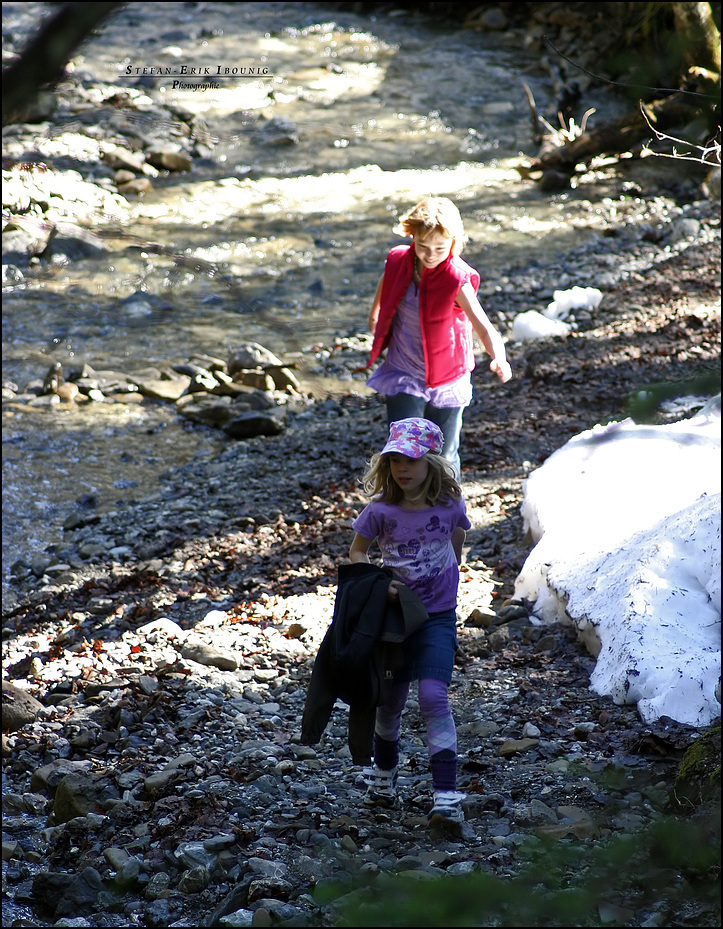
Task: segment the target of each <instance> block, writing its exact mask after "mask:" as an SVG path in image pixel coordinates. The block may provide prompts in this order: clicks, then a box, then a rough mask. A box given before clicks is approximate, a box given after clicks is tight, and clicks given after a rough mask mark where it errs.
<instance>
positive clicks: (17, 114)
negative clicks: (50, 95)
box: [2, 3, 124, 126]
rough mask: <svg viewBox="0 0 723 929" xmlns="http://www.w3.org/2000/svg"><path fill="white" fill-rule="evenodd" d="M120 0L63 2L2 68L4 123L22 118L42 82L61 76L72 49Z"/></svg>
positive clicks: (52, 80)
mask: <svg viewBox="0 0 723 929" xmlns="http://www.w3.org/2000/svg"><path fill="white" fill-rule="evenodd" d="M122 6H124V4H123V3H64V4H63V5H62V6H61V8H60V10H59V11H58V12H57V13H56V14H55V16H53V17H52V19H49V20H48V21H47V22H46V23H45V25H44V26H43V28H42V29H41V30H40V32H39V33H38V35H37V36H36V37H35V38H34V39H33V41H32V42H31V43H30V44H29V45H28V46H27V48H25V49H24V50H23V52H22V54H21V55H20V57H19V58H18V59H17V60H16V61H14V62H13V63H12V64H11V65H10V66H9V67H7V68H5V69H4V71H3V104H2V106H3V117H2V121H3V125H4V126H5V125H7V124H8V123H13V122H17V121H18V120H19V119H22V114H23V110H24V109H25V108H26V107H27V106H28V104H29V103H31V102H32V100H33V99H34V98H35V96H36V94H37V92H38V90H40V88H41V87H42V86H43V85H44V84H52V83H55V82H56V81H58V80H60V78H61V77H62V76H63V70H64V68H65V65H66V64H67V63H68V61H69V60H70V58H71V57H72V55H73V52H74V51H75V49H76V48H77V47H78V46H79V45H80V44H81V42H83V40H84V39H86V38H87V37H88V36H89V35H90V33H91V32H92V31H93V29H94V28H95V27H96V26H97V25H98V24H99V23H100V22H102V20H104V19H105V18H106V16H108V15H109V14H110V13H112V12H113V11H114V10H116V9H118V8H119V7H122Z"/></svg>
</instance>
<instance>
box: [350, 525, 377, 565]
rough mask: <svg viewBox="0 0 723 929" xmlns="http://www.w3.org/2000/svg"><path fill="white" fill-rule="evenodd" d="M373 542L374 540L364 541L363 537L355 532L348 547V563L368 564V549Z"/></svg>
mask: <svg viewBox="0 0 723 929" xmlns="http://www.w3.org/2000/svg"><path fill="white" fill-rule="evenodd" d="M373 541H374V539H365V538H364V536H363V535H359V533H358V532H355V533H354V538H353V539H352V542H351V545H350V547H349V561H351V563H352V564H358V563H359V562H362V561H363V562H366V563H367V564H369V548H370V546H371V544H372V542H373Z"/></svg>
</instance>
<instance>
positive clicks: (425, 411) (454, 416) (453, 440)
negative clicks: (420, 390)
mask: <svg viewBox="0 0 723 929" xmlns="http://www.w3.org/2000/svg"><path fill="white" fill-rule="evenodd" d="M386 400H387V426H391V424H392V423H394V422H396V421H397V420H398V419H409V418H410V417H412V416H421V417H423V418H424V419H428V420H430V421H431V422H433V423H436V424H437V425H438V426H439V428H440V429H441V430H442V433H443V435H444V448H443V449H442V455H443V456H444V457H445V458H446V459H447V461H448V462H449V463H450V464H451V465H452V467H453V468H454V473H455V477H456V478H457V480H458V481H459V480H460V478H461V473H462V472H461V467H460V459H459V440H460V434H461V432H462V414H463V413H464V407H463V406H450V407H438V406H432V404H431V403H427V401H426V400H425V399H424V398H423V397H415V396H414V395H413V394H394V396H393V397H387V398H386Z"/></svg>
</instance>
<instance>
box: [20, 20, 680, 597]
mask: <svg viewBox="0 0 723 929" xmlns="http://www.w3.org/2000/svg"><path fill="white" fill-rule="evenodd" d="M45 6H46V5H44V4H34V3H22V4H21V3H5V4H3V26H4V31H5V29H6V28H8V29H10V30H11V31H12V28H13V25H15V26H16V28H17V29H18V30H19V31H20V32H21V33H23V32H28V34H29V30H30V28H31V25H32V22H33V21H34V19H33V18H34V16H36V15H37V12H38V10H39V9H40V8H42V9H45ZM130 36H132V39H131V38H129V37H130ZM180 65H186V67H192V68H199V69H201V68H208V69H209V70H210V72H211V74H212V75H213V76H214V78H215V84H216V85H217V86H213V87H208V88H207V89H204V90H196V91H193V90H190V89H184V88H183V87H181V88H175V89H174V88H173V85H172V80H171V78H165V77H160V78H158V79H157V80H154V81H153V82H152V84H153V86H149V85H148V84H146V85H139V83H138V78H137V76H136V73H137V70H138V69H143V68H152V67H155V68H159V67H162V68H166V67H173V68H178V67H179V66H180ZM234 67H237V68H241V67H243V68H247V69H249V68H256V69H259V68H263V69H265V71H266V73H264V74H263V75H258V76H253V77H245V78H234V77H232V76H230V77H227V76H225V74H224V73H223V72H224V71H225V69H226V68H228V69H230V70H232V69H233V68H234ZM72 68H73V69H74V74H75V76H76V80H77V81H78V82H84V83H85V86H86V88H89V89H88V90H87V93H86V99H87V100H88V101H90V103H93V104H94V105H96V106H99V107H101V106H103V105H104V103H105V101H106V100H107V98H108V97H109V96H110V95H111V94H112V93H113V92H115V91H123V90H124V89H129V91H132V93H133V94H134V99H135V102H136V109H135V110H133V111H131V112H130V113H129V112H127V111H123V110H119V111H118V114H117V115H114V119H115V120H117V122H116V124H117V125H118V127H119V128H120V130H121V132H123V131H129V132H131V133H132V131H134V129H138V128H139V126H140V129H143V120H144V119H145V120H146V122H147V123H148V122H149V121H150V122H152V121H153V120H152V118H151V117H148V116H143V113H144V106H145V110H146V111H147V110H148V109H149V108H150V106H151V100H150V99H148V100H147V104H146V102H145V101H144V98H143V94H144V93H146V92H147V93H148V94H149V95H150V96H152V97H153V99H154V100H155V101H156V102H157V103H166V104H167V105H169V106H171V107H172V108H173V107H181V108H183V109H184V110H185V111H187V112H191V113H196V114H198V115H199V116H201V117H202V119H203V122H204V124H205V127H206V129H205V132H206V148H205V150H204V152H203V157H200V158H197V159H196V163H195V164H194V169H193V171H192V172H191V173H188V174H173V175H169V176H168V177H167V178H164V177H159V178H158V179H157V180H155V181H154V189H153V191H152V192H150V193H148V194H146V195H145V196H144V197H143V198H141V199H129V200H128V201H123V200H122V199H116V201H114V202H115V203H116V207H117V208H116V207H113V208H112V209H110V208H109V209H106V210H104V211H103V212H100V211H98V210H95V211H94V210H92V209H90V210H88V211H86V213H85V214H84V215H83V211H82V209H81V207H80V206H79V205H76V206H75V215H76V217H78V216H79V214H80V216H79V222H80V223H81V224H82V225H85V226H87V227H88V228H90V229H93V230H94V231H96V232H98V233H99V234H102V242H103V246H104V248H105V249H106V251H105V253H104V254H103V255H101V256H100V257H93V258H86V259H83V260H79V261H74V262H72V263H71V264H62V263H58V264H51V265H47V264H46V265H43V266H41V267H40V268H39V269H36V270H34V271H30V272H29V273H27V274H25V276H24V277H23V278H22V279H21V280H19V281H17V282H15V283H12V284H9V285H7V286H6V287H5V289H4V294H3V369H4V375H5V377H6V378H9V379H10V380H12V381H14V382H15V383H17V384H19V385H20V386H24V385H25V384H27V383H28V382H30V381H31V380H33V379H37V378H40V379H42V377H43V376H44V374H45V372H46V370H47V368H48V365H49V364H50V362H51V361H56V360H57V361H60V362H61V363H62V364H63V366H64V368H65V369H71V368H79V367H80V366H81V365H82V364H83V363H84V362H87V363H89V364H91V365H92V366H93V367H94V368H96V369H101V368H110V369H115V370H119V371H134V370H138V369H140V368H143V367H146V366H148V365H151V364H158V363H174V362H179V361H185V360H187V359H188V358H189V357H190V356H191V355H193V354H202V353H205V354H211V355H214V356H218V357H221V358H225V357H226V355H227V352H228V350H229V348H230V347H232V346H234V345H236V344H238V343H240V342H244V341H248V340H254V341H258V342H261V343H263V344H264V345H266V346H267V347H268V348H270V349H271V350H273V351H274V352H276V353H277V354H280V355H282V356H284V355H287V354H288V353H298V352H304V351H305V350H307V349H308V347H309V346H311V345H313V344H315V343H321V344H329V343H331V342H332V341H333V339H334V337H335V336H337V335H342V336H346V335H350V334H354V333H358V332H363V331H365V329H366V319H367V313H368V309H369V305H370V301H371V298H372V295H373V293H374V289H375V286H376V282H377V279H378V276H379V274H380V272H381V268H382V263H383V259H384V256H385V254H386V250H387V248H388V247H389V246H390V245H392V244H395V243H396V242H398V241H400V240H399V239H398V238H397V237H395V236H394V235H393V233H392V226H393V225H394V221H395V219H396V217H397V216H398V215H399V213H400V212H401V211H402V210H403V209H405V208H406V207H408V206H410V205H412V204H413V203H414V202H416V201H417V200H418V199H420V198H421V197H422V196H424V195H425V194H428V193H431V194H437V195H443V196H450V197H451V198H452V199H454V200H455V202H456V203H457V204H458V206H459V207H460V210H461V212H462V214H463V216H464V218H465V223H466V228H467V232H468V234H469V236H470V242H469V245H468V247H467V250H466V252H465V257H466V258H467V260H468V261H470V263H471V264H473V265H474V266H475V267H477V268H479V269H480V271H481V272H482V275H483V288H482V293H483V294H485V293H487V294H488V295H489V294H493V293H497V292H499V291H501V290H503V289H504V288H505V287H510V288H511V287H514V286H515V283H514V280H510V278H509V276H508V275H509V273H510V269H511V268H513V267H515V266H518V267H519V266H522V265H525V264H527V263H530V262H537V263H538V264H544V262H545V261H546V260H547V259H549V258H551V257H552V256H555V255H558V254H560V253H562V252H564V251H565V250H567V249H570V248H572V247H574V246H576V245H579V244H580V242H582V241H584V240H585V239H586V238H591V237H593V236H594V235H595V234H596V233H599V231H600V230H601V229H602V228H603V227H605V226H607V225H610V224H611V223H612V224H614V223H615V222H624V221H627V220H630V219H632V218H634V214H636V212H641V213H644V212H645V211H647V210H649V209H650V205H649V204H641V203H639V202H638V201H636V200H635V198H634V197H628V196H626V194H625V192H624V188H623V186H622V185H615V184H613V185H611V186H609V185H608V184H606V183H605V182H604V181H603V180H600V179H598V183H596V184H590V185H589V186H588V187H587V188H585V187H579V188H578V189H577V190H573V191H569V192H567V193H565V194H560V195H556V196H550V195H545V194H542V193H540V192H539V190H538V189H537V188H536V187H535V185H534V184H530V183H524V182H522V181H521V178H520V175H519V173H518V172H517V171H516V170H515V165H516V164H517V163H518V162H519V159H520V156H521V154H523V153H527V154H534V152H535V146H534V144H533V143H532V140H531V138H530V120H529V111H528V108H527V103H526V100H525V97H524V94H523V89H522V84H523V81H524V82H526V83H527V84H528V85H529V86H530V87H531V89H532V91H533V93H534V95H535V98H536V100H538V102H539V103H540V104H541V107H542V108H544V103H546V102H547V100H548V97H549V93H550V89H549V87H548V86H547V82H546V76H545V75H544V74H543V73H541V72H539V71H538V70H537V55H536V53H528V52H527V51H526V50H525V48H524V47H523V44H522V42H521V40H520V38H519V36H515V35H512V34H511V35H510V36H507V35H503V34H498V33H494V34H486V33H482V32H473V31H469V32H465V31H461V30H458V29H452V28H451V27H449V26H446V25H444V24H440V23H439V22H435V21H434V20H432V19H430V18H427V17H422V16H416V15H414V14H413V13H410V12H408V9H407V8H405V12H404V15H395V14H379V15H378V16H374V15H371V14H356V13H353V14H352V13H347V12H340V11H338V10H335V9H334V7H333V4H320V5H313V4H307V3H244V4H231V3H228V4H227V3H206V4H204V3H194V4H184V3H149V4H148V3H147V4H128V5H127V6H126V8H125V9H124V10H122V11H120V12H119V13H118V14H116V15H114V17H113V18H112V19H110V20H109V21H108V22H107V23H106V24H105V25H104V26H103V27H102V28H101V30H100V33H99V35H98V36H96V37H94V38H93V39H92V40H91V41H90V42H89V43H87V45H86V46H85V47H84V48H83V50H82V54H80V55H78V56H77V57H76V59H74V61H73V63H72ZM129 68H130V69H131V72H132V73H131V76H127V75H126V71H127V70H128V69H129ZM218 68H220V69H221V73H220V74H219V73H218V72H217V69H218ZM254 73H255V72H254ZM89 76H92V77H94V78H95V81H96V83H94V84H91V83H88V77H89ZM104 82H105V83H104ZM593 103H594V101H593ZM134 119H135V122H134V121H133V120H134ZM61 124H62V125H65V126H66V129H65V130H60V129H57V128H54V129H52V131H48V130H47V129H46V130H43V129H40V128H39V131H38V137H37V140H36V141H37V151H38V152H39V153H40V155H41V156H43V157H46V158H48V159H50V158H52V157H53V156H54V155H55V154H57V153H58V152H60V151H62V150H64V146H65V148H66V149H67V146H68V145H71V146H74V148H75V150H76V151H78V150H80V151H83V152H85V154H86V157H87V158H88V159H89V160H93V159H94V158H97V157H98V151H99V144H100V140H101V139H102V134H101V135H99V134H98V133H95V134H94V132H93V126H92V121H91V123H90V128H88V124H87V121H86V123H85V126H86V128H85V130H82V129H79V126H78V123H77V121H76V122H74V121H73V113H72V112H68V114H67V116H66V118H65V120H64V121H62V120H61ZM179 131H180V123H176V122H174V121H173V119H172V118H170V117H169V121H168V125H167V134H168V138H169V139H170V140H172V139H173V137H174V134H175V133H178V132H179ZM64 136H67V137H65V138H64ZM71 136H72V138H71ZM659 207H660V208H661V209H663V208H664V207H665V203H664V202H662V201H661V203H660V204H659ZM72 212H73V211H72V210H71V218H72ZM149 246H150V247H149ZM179 258H180V259H182V260H179ZM581 283H594V282H587V281H582V282H581ZM138 292H143V293H145V294H146V295H148V297H149V301H148V302H146V303H144V302H142V301H141V302H139V301H133V300H131V299H130V298H131V296H132V295H133V294H136V293H138ZM530 308H536V309H540V308H541V307H530ZM301 375H302V380H303V378H304V372H303V371H302V372H301ZM358 387H359V389H360V390H363V389H364V385H363V380H362V381H360V382H359V384H358ZM224 441H228V440H225V439H224V437H223V436H220V435H219V434H218V433H213V432H211V431H208V430H203V429H199V428H190V427H189V426H188V425H186V424H184V423H183V422H182V421H179V419H178V418H177V417H176V415H175V414H174V412H173V410H172V409H170V408H163V407H160V406H159V407H153V406H148V405H143V406H127V407H126V406H120V405H113V406H111V405H102V404H99V405H97V406H95V407H91V408H89V407H87V406H86V407H83V408H79V409H77V410H74V409H72V408H71V409H62V410H61V409H60V408H50V407H47V408H43V409H35V408H31V407H29V406H23V407H20V406H19V405H17V404H15V405H12V406H10V407H8V408H7V409H6V410H5V413H4V419H3V445H4V455H3V494H4V519H3V590H4V594H8V591H9V590H10V588H8V586H7V574H8V569H9V567H10V565H11V564H12V563H13V562H14V561H15V560H16V558H17V557H19V556H20V555H28V554H29V555H32V554H34V553H37V552H41V551H42V550H43V549H44V548H45V547H46V546H47V545H50V544H62V528H61V527H62V523H63V520H64V519H65V517H66V516H67V515H68V514H69V512H70V511H71V510H72V509H73V508H74V506H75V501H76V500H77V499H78V498H79V497H80V495H81V494H84V493H93V494H95V495H96V496H97V498H98V500H99V503H100V505H101V507H104V508H106V509H107V508H109V507H112V506H113V505H114V503H115V501H117V500H118V499H120V498H121V497H125V498H127V497H129V496H130V497H136V498H141V497H143V496H144V495H147V494H148V493H151V492H154V491H155V490H156V489H157V487H158V476H159V474H162V473H163V472H164V471H165V470H167V468H168V467H169V466H171V465H176V464H180V463H183V462H184V461H187V460H189V459H190V458H192V457H193V456H194V455H195V454H196V453H198V452H199V451H200V452H201V453H204V454H213V453H214V452H215V450H216V449H217V448H219V447H220V446H221V445H222V444H223V443H224Z"/></svg>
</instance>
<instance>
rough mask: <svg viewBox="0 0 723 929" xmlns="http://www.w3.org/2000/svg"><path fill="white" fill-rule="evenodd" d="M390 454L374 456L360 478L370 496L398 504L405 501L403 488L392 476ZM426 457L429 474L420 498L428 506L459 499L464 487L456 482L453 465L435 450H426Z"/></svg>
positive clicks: (419, 495) (422, 487)
mask: <svg viewBox="0 0 723 929" xmlns="http://www.w3.org/2000/svg"><path fill="white" fill-rule="evenodd" d="M389 457H390V453H387V454H382V453H381V452H378V453H377V454H376V455H372V457H371V458H370V459H369V464H368V465H367V470H366V471H365V472H364V474H363V475H362V478H361V485H362V488H363V489H364V493H365V494H366V496H367V497H379V499H380V500H382V501H383V502H384V503H395V504H399V503H401V502H402V501H403V500H404V491H403V490H402V488H401V487H400V486H399V484H397V482H396V481H395V480H394V479H393V478H392V468H391V464H390V462H389ZM424 460H425V461H426V462H427V464H428V465H429V473H428V474H427V478H426V480H425V482H424V484H422V486H421V488H420V492H419V494H418V496H417V500H422V499H423V500H424V502H425V503H427V504H428V505H429V506H436V504H437V503H439V502H444V501H445V500H448V499H450V498H451V499H454V500H459V499H460V498H461V497H462V488H461V487H460V486H459V484H458V483H457V480H456V479H455V476H454V471H453V470H452V466H451V465H450V463H449V462H448V461H447V459H446V458H443V457H442V456H441V455H438V454H437V453H436V452H427V453H426V454H425V456H424Z"/></svg>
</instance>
